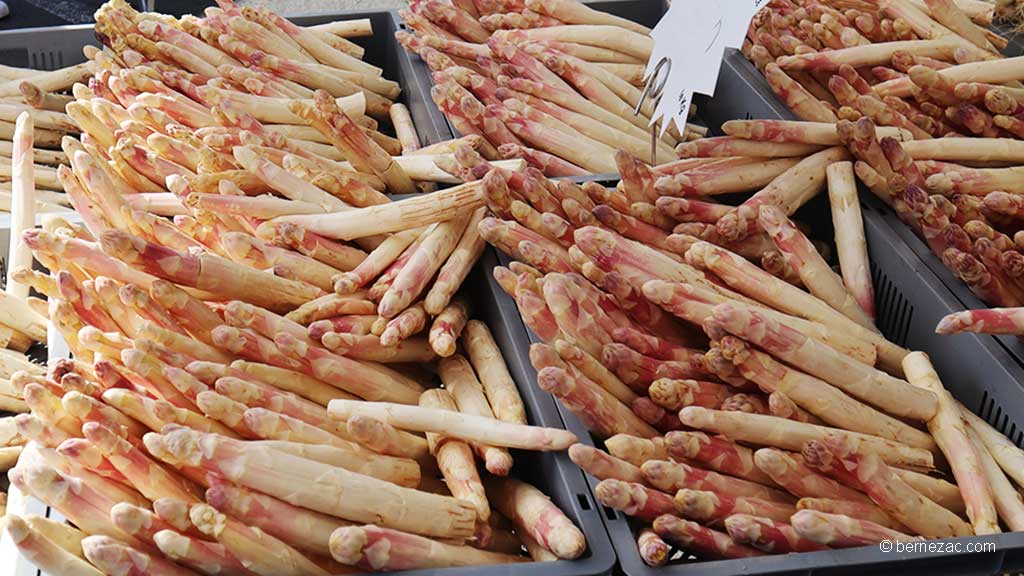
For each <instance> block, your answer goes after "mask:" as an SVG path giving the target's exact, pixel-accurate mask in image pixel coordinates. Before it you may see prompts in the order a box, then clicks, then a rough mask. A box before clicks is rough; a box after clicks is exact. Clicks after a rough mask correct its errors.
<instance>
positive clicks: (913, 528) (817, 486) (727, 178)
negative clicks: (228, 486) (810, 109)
mask: <svg viewBox="0 0 1024 576" xmlns="http://www.w3.org/2000/svg"><path fill="white" fill-rule="evenodd" d="M725 128H726V132H728V133H730V134H734V135H733V136H729V137H723V138H711V139H707V140H700V141H697V142H693V143H690V144H687V145H686V146H687V147H688V151H689V153H690V154H691V155H692V156H693V158H688V159H684V160H678V161H675V162H672V163H669V164H665V165H661V166H657V167H653V168H652V167H649V166H647V165H646V164H644V163H643V162H641V161H639V160H638V159H635V158H631V157H630V156H629V155H628V154H625V153H622V152H620V153H619V155H618V160H619V168H620V172H621V174H622V181H621V183H620V184H619V186H618V189H607V188H605V187H604V186H602V185H600V184H597V183H593V182H590V183H586V184H582V185H579V184H574V183H572V182H568V181H559V182H555V181H551V180H547V179H545V178H543V176H542V175H541V174H540V173H539V172H537V171H535V170H532V169H528V170H527V171H526V172H524V173H521V174H520V173H510V172H505V171H502V170H492V171H490V172H489V173H488V174H487V175H486V176H485V177H484V178H483V181H482V183H483V185H484V189H485V192H486V195H487V204H488V207H489V209H490V210H491V212H492V214H493V216H492V217H489V218H487V219H485V220H484V221H483V222H481V224H480V228H481V234H482V235H483V236H484V238H485V239H486V240H487V241H488V242H490V243H492V244H493V245H495V246H496V247H498V248H499V249H501V250H502V251H504V252H506V253H507V254H509V255H510V256H512V257H513V258H514V259H515V261H514V262H513V263H512V264H510V265H509V266H508V267H507V268H505V267H499V268H496V269H495V271H494V276H495V279H496V280H497V281H498V283H499V284H500V285H501V286H502V287H503V288H504V289H505V290H506V291H507V292H508V293H509V294H510V295H512V296H513V297H514V299H515V300H516V302H517V304H518V307H519V311H520V313H521V315H522V318H523V320H524V322H525V323H526V324H527V325H528V326H529V327H530V328H531V329H532V330H533V332H534V333H535V334H536V335H537V336H538V337H539V338H540V339H541V340H542V341H543V342H544V343H543V344H536V345H534V346H533V347H532V348H531V352H530V358H531V361H532V363H533V365H534V367H535V368H536V369H537V371H538V377H537V380H538V384H539V386H540V387H541V388H542V389H543V390H546V391H548V392H551V393H552V394H554V395H555V396H556V397H557V398H558V399H559V400H560V401H561V402H562V404H563V405H564V406H565V407H567V408H568V409H569V410H571V411H572V412H573V413H575V414H576V415H577V416H578V417H579V418H580V420H581V421H582V422H583V423H584V425H586V426H587V428H589V429H590V431H591V432H592V433H593V435H594V436H595V437H596V438H598V439H603V440H604V446H605V448H606V449H607V452H606V451H602V450H600V449H597V448H594V447H592V446H589V445H585V444H577V445H575V446H573V447H572V448H570V451H569V454H570V457H571V458H572V459H573V460H574V461H575V462H576V463H577V464H578V465H580V466H581V467H582V468H583V469H585V470H586V471H587V472H589V473H590V474H592V475H594V476H596V477H597V478H599V479H600V480H601V482H600V483H599V484H598V485H597V491H596V495H597V498H598V499H599V500H600V501H601V502H602V503H604V504H605V505H607V506H610V507H613V508H616V509H619V510H622V511H623V512H625V513H626V514H628V515H630V516H633V517H634V518H635V519H636V520H637V526H638V527H639V528H640V529H639V530H638V531H637V539H638V546H639V549H640V553H641V556H642V557H643V558H644V559H645V560H646V561H647V562H648V563H650V564H651V565H661V564H664V563H666V562H667V561H669V559H670V557H671V556H672V552H671V550H672V549H673V548H678V549H682V550H685V551H686V553H688V554H693V555H696V556H698V557H702V558H738V557H744V556H753V555H759V554H765V553H786V552H799V551H810V550H822V549H826V548H838V547H850V546H861V545H869V544H876V543H877V542H879V541H881V540H884V539H888V540H913V539H918V538H940V537H952V536H962V535H969V534H991V533H995V532H998V531H1000V530H1001V528H1002V527H1001V525H1000V521H1001V522H1002V524H1003V525H1004V526H1005V527H1006V528H1008V529H1010V530H1022V529H1024V504H1022V502H1021V499H1020V497H1019V496H1018V492H1017V489H1016V487H1015V486H1014V484H1013V482H1016V483H1017V484H1018V485H1024V475H1022V474H1021V470H1024V468H1022V467H1021V464H1022V463H1024V452H1022V451H1021V450H1020V449H1019V448H1016V447H1015V446H1014V445H1013V444H1012V443H1011V442H1010V441H1009V440H1008V439H1006V438H1005V437H1003V436H1002V435H1001V434H1000V433H999V432H997V431H996V430H995V429H993V428H992V427H991V426H989V425H988V424H987V423H985V422H984V421H983V420H981V419H980V418H978V417H976V416H974V415H973V414H971V413H970V412H969V411H968V410H967V409H966V408H964V407H963V406H961V405H959V404H958V403H957V402H956V400H954V399H953V397H952V396H951V395H950V394H949V393H948V392H947V391H946V390H945V388H944V387H943V385H942V383H941V381H940V380H939V377H938V375H937V374H936V373H935V371H934V369H933V368H932V366H931V363H930V362H929V360H928V357H927V356H926V355H925V354H923V353H921V352H908V351H907V350H905V349H903V348H901V347H899V346H897V345H895V344H893V343H892V342H889V341H888V340H886V339H885V338H884V337H883V336H882V335H881V334H879V333H878V331H877V329H876V328H875V327H874V325H873V322H872V317H873V309H872V302H873V295H872V287H871V280H870V275H869V272H868V261H867V254H866V246H865V240H864V236H863V224H862V222H861V214H860V209H859V203H858V201H857V196H856V186H855V185H856V180H855V172H854V166H853V164H852V162H850V159H851V154H850V153H849V152H848V151H847V149H846V146H849V147H850V148H851V149H852V150H853V155H854V156H855V157H857V158H862V157H864V156H863V154H864V152H865V148H864V147H861V144H862V143H863V144H864V146H865V147H866V146H867V144H869V143H874V147H875V148H877V147H878V146H879V144H878V143H877V141H876V140H875V139H876V138H877V137H878V136H882V142H883V144H882V145H881V146H882V148H883V149H885V150H887V151H888V150H891V149H894V147H893V143H895V149H901V148H900V146H901V145H902V147H904V148H906V149H907V151H908V152H909V151H911V150H912V149H913V150H917V148H913V146H912V145H914V146H916V145H919V144H920V145H922V146H923V145H925V144H929V142H917V141H913V142H901V139H904V138H908V137H909V134H907V133H906V132H905V131H903V130H901V129H897V128H887V127H881V128H877V129H876V128H875V127H874V126H873V125H871V124H870V121H868V120H863V121H861V123H860V124H858V125H857V128H858V129H861V130H863V129H865V128H866V129H869V134H868V136H867V138H866V139H856V140H853V141H851V140H849V138H848V134H847V128H848V125H846V124H840V125H839V126H837V125H835V124H824V123H819V124H814V123H801V122H776V121H756V120H755V121H736V122H730V123H728V124H727V125H726V126H725ZM859 134H860V132H858V135H859ZM949 142H950V144H953V145H954V146H955V144H956V142H955V141H953V140H950V141H949ZM772 150H775V151H776V152H775V154H774V156H780V155H781V156H787V155H788V156H791V157H782V158H767V159H766V157H771V156H773V154H772V152H771V151H772ZM879 154H881V152H879ZM922 154H923V153H922ZM872 157H874V156H872ZM891 159H892V160H893V161H895V160H896V158H895V157H891ZM858 164H859V163H858ZM909 164H910V165H911V166H913V165H914V163H913V162H910V163H909ZM905 166H906V163H902V164H901V163H899V162H895V163H894V164H891V167H892V168H893V169H896V167H899V169H901V170H902V169H905ZM825 188H827V189H828V194H829V199H830V204H831V210H832V215H833V219H834V222H835V230H836V237H835V243H836V248H837V250H836V251H837V253H838V256H839V258H838V260H839V264H840V269H841V274H842V275H841V276H840V275H839V274H837V273H835V272H833V271H832V269H831V268H830V266H829V264H828V263H827V261H826V260H825V257H824V256H823V255H822V254H821V253H820V252H819V250H818V249H817V247H816V245H815V243H814V242H812V241H811V240H809V239H808V238H807V237H806V236H805V235H804V233H803V232H802V230H801V224H800V223H795V222H793V221H791V220H790V219H789V218H788V216H790V215H792V214H793V213H794V212H795V211H796V210H797V208H799V207H800V206H801V205H803V204H804V203H806V202H807V201H808V200H809V199H810V198H812V197H814V196H815V195H816V194H819V193H820V192H821V191H822V190H824V189H825ZM750 191H756V193H755V194H753V195H752V196H749V197H748V198H747V199H746V200H744V201H743V202H742V203H740V204H739V205H729V204H724V203H720V202H719V199H718V198H715V196H717V195H723V194H737V193H744V192H750ZM759 264H760V266H759ZM950 472H951V474H950ZM1007 476H1009V477H1010V478H1011V479H1012V481H1011V480H1010V479H1008V478H1007ZM954 481H955V483H954Z"/></svg>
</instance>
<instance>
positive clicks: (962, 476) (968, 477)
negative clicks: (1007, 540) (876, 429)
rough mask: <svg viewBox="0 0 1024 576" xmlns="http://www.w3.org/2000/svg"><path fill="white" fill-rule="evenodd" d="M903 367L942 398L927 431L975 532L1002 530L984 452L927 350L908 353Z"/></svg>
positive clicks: (911, 377) (912, 378)
mask: <svg viewBox="0 0 1024 576" xmlns="http://www.w3.org/2000/svg"><path fill="white" fill-rule="evenodd" d="M903 369H904V371H905V372H906V374H907V380H909V381H910V383H911V384H914V385H915V386H919V387H921V388H924V389H926V390H930V391H931V392H932V393H934V394H935V395H936V397H937V398H938V399H939V405H938V410H937V411H936V414H935V416H934V417H933V418H932V419H931V420H929V421H928V431H929V432H930V433H931V434H932V436H934V438H935V442H936V443H937V444H938V445H939V448H940V449H941V450H942V453H943V454H945V456H946V460H947V461H948V462H949V465H950V468H952V470H953V476H954V477H955V478H956V481H957V485H958V486H959V487H960V492H961V494H963V499H964V503H966V504H967V517H968V518H970V520H971V524H972V526H973V527H974V532H975V533H976V534H993V533H996V532H999V531H1000V529H999V521H998V518H997V515H996V506H995V502H994V501H993V499H992V490H991V487H990V486H989V483H988V481H987V480H986V478H985V474H984V470H983V468H982V462H981V456H980V455H979V454H978V452H977V451H976V450H975V446H974V444H973V443H972V442H971V440H970V437H969V436H968V434H967V430H966V427H965V425H964V422H963V420H962V419H961V415H960V409H959V407H958V406H957V404H956V401H955V400H954V399H953V397H952V396H951V395H950V394H949V392H948V391H947V390H946V389H945V387H943V385H942V382H941V381H940V380H939V376H938V374H936V373H935V369H934V368H933V367H932V364H931V361H930V360H929V359H928V356H927V355H926V354H925V353H923V352H912V353H910V354H908V355H907V357H906V358H905V359H904V360H903Z"/></svg>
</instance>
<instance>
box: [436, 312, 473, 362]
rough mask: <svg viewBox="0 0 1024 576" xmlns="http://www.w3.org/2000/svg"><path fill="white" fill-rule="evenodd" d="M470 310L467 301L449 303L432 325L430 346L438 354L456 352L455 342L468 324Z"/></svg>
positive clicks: (447, 354)
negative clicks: (467, 307)
mask: <svg viewBox="0 0 1024 576" xmlns="http://www.w3.org/2000/svg"><path fill="white" fill-rule="evenodd" d="M467 316H468V310H467V309H466V304H465V302H463V301H461V300H456V301H454V302H452V303H450V304H448V305H447V306H446V307H445V308H444V309H443V310H442V311H441V313H440V314H439V315H438V316H437V318H435V319H434V322H433V324H432V325H431V326H430V334H429V340H430V347H431V349H432V350H433V351H434V352H435V353H437V355H438V356H442V357H448V356H451V355H452V354H454V353H455V344H456V341H457V340H458V338H459V335H460V334H461V333H462V330H463V328H465V326H466V322H467V320H468V317H467Z"/></svg>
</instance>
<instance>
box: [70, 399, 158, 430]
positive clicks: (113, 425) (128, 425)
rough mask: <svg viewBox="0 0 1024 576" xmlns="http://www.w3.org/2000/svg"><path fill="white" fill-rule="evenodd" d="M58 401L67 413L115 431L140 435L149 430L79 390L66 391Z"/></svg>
mask: <svg viewBox="0 0 1024 576" xmlns="http://www.w3.org/2000/svg"><path fill="white" fill-rule="evenodd" d="M60 403H61V406H63V407H64V409H65V410H66V411H67V413H68V414H70V415H71V416H74V417H76V418H79V419H81V420H82V422H97V423H99V424H102V425H104V426H106V427H108V428H110V429H111V430H115V431H116V430H119V429H121V430H124V432H126V433H127V434H128V436H137V437H141V436H142V435H143V434H145V433H146V432H148V431H149V429H148V428H146V427H145V426H143V425H142V424H140V423H139V422H138V421H136V420H133V419H132V418H129V417H128V416H126V415H125V414H124V413H122V412H120V411H119V410H117V409H116V408H114V407H112V406H108V405H107V404H105V403H103V402H101V401H99V400H98V399H96V398H91V397H89V396H86V395H85V394H81V393H79V392H66V393H65V394H64V396H63V397H62V398H61V401H60Z"/></svg>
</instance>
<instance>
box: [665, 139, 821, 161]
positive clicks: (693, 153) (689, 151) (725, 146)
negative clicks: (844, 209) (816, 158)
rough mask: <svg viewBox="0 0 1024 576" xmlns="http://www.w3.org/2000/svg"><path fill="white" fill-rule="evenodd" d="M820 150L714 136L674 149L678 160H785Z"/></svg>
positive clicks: (798, 144) (785, 143) (787, 143)
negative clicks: (753, 158) (734, 158)
mask: <svg viewBox="0 0 1024 576" xmlns="http://www.w3.org/2000/svg"><path fill="white" fill-rule="evenodd" d="M773 144H774V145H773ZM820 149H821V148H820V147H819V146H818V145H815V144H804V143H799V142H775V143H765V142H760V141H757V140H748V139H745V138H737V137H734V136H716V137H712V138H702V139H700V140H696V141H694V142H685V143H683V144H680V145H679V146H677V147H676V153H677V154H679V157H680V158H727V157H734V156H757V157H763V158H786V157H797V156H809V155H811V154H813V153H815V152H817V151H819V150H820Z"/></svg>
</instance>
